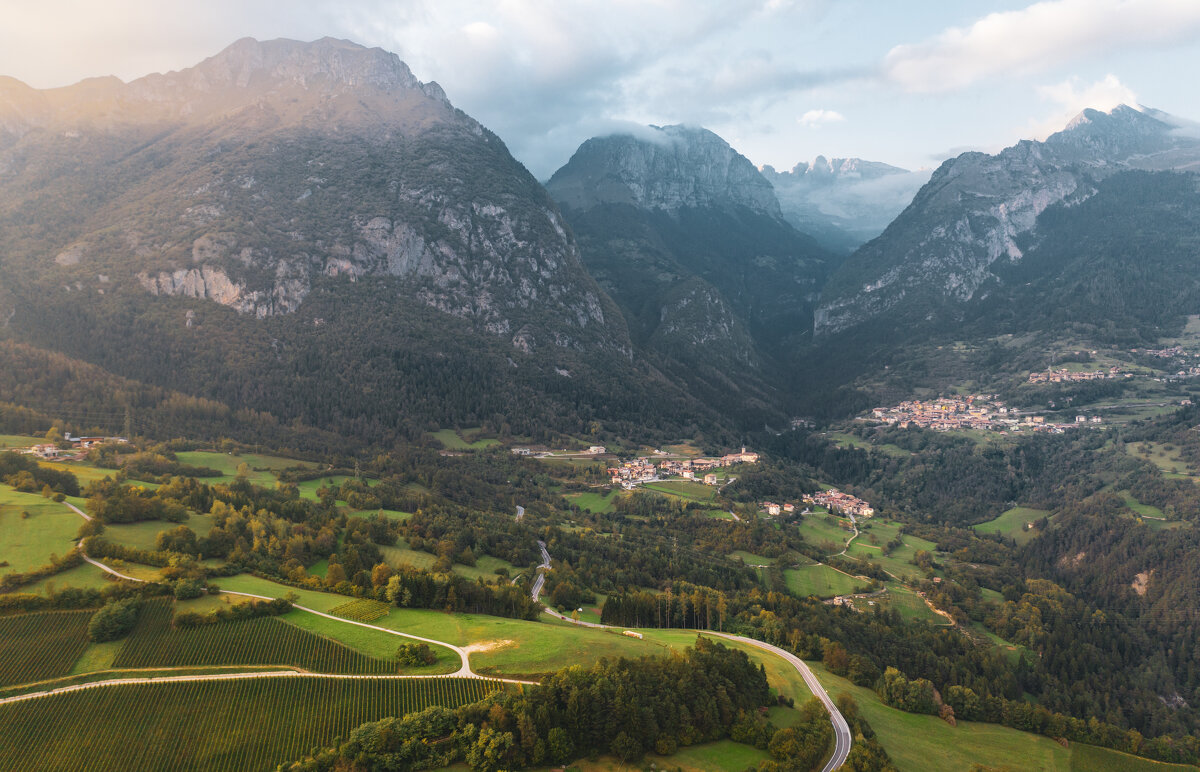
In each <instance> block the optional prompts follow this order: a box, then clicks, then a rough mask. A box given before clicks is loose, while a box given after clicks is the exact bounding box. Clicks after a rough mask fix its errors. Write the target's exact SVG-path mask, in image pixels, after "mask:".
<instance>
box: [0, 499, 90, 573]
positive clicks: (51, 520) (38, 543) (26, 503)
mask: <svg viewBox="0 0 1200 772" xmlns="http://www.w3.org/2000/svg"><path fill="white" fill-rule="evenodd" d="M26 512H27V513H29V516H28V517H25V516H24V513H26ZM81 525H83V518H81V517H80V516H79V515H77V514H75V513H74V512H72V511H71V510H70V509H68V508H67V506H66V505H65V504H60V503H58V502H56V501H54V500H52V499H48V498H45V497H44V496H42V495H41V494H36V493H21V492H19V491H16V490H13V489H12V488H10V487H9V486H7V485H0V563H3V562H7V563H8V565H6V566H0V575H3V574H7V573H24V572H26V571H29V570H32V569H34V568H40V567H41V566H44V565H46V564H47V563H49V562H50V556H51V555H59V556H60V557H61V556H62V555H65V554H67V553H68V552H70V551H71V548H72V547H74V546H75V544H74V542H75V534H76V533H78V532H79V526H81Z"/></svg>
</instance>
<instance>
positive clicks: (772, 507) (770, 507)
mask: <svg viewBox="0 0 1200 772" xmlns="http://www.w3.org/2000/svg"><path fill="white" fill-rule="evenodd" d="M763 509H765V510H767V514H768V515H778V514H779V505H778V504H774V503H772V502H770V501H764V502H763Z"/></svg>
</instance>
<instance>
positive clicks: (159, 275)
mask: <svg viewBox="0 0 1200 772" xmlns="http://www.w3.org/2000/svg"><path fill="white" fill-rule="evenodd" d="M0 243H3V244H4V245H5V247H4V250H3V252H2V253H0V320H3V321H4V322H5V325H4V326H3V327H2V328H0V335H5V336H9V337H11V338H15V339H18V340H21V341H24V342H28V343H32V344H34V345H37V346H40V347H43V348H47V349H53V350H56V351H59V352H62V353H65V354H67V355H69V356H72V357H76V358H78V359H83V360H86V361H88V362H92V363H95V364H98V365H101V366H102V367H105V368H107V369H108V370H110V371H111V372H114V373H117V374H119V375H122V376H124V377H127V378H131V379H134V380H143V381H150V382H153V383H155V384H158V385H162V386H167V387H169V388H172V389H177V390H179V391H181V392H183V393H188V394H199V395H203V396H205V397H207V398H210V399H215V400H219V401H221V402H223V403H225V404H227V405H229V406H230V407H232V408H251V409H254V410H259V411H266V412H270V413H271V414H273V415H275V416H277V417H278V418H280V419H281V420H285V421H287V420H293V419H295V420H301V421H304V422H306V423H308V424H310V425H315V426H319V427H324V428H333V429H336V430H338V431H346V432H351V433H355V434H356V436H363V437H372V438H380V437H388V436H391V435H392V433H395V432H400V433H403V434H405V435H406V436H408V437H410V438H411V437H413V436H416V435H419V433H420V432H421V431H423V430H424V429H427V428H428V427H430V426H435V425H441V426H450V425H459V426H475V425H481V424H487V425H490V426H493V427H495V428H497V430H499V427H507V429H508V430H512V431H515V432H520V433H523V434H525V435H526V436H535V435H541V436H546V433H547V432H552V431H555V430H562V429H564V428H566V429H569V430H571V431H575V430H577V429H578V426H579V425H580V424H579V422H580V421H584V422H587V421H593V420H595V421H600V422H605V421H614V422H618V423H623V424H624V423H628V424H629V425H630V426H631V427H632V428H633V430H635V431H640V429H638V428H637V427H639V426H640V427H642V428H643V429H645V428H647V427H650V426H654V425H658V424H661V425H667V426H670V425H675V426H677V425H679V424H680V423H681V422H683V421H687V420H692V417H694V416H695V415H696V414H698V413H699V414H703V412H704V408H703V406H701V405H699V404H697V403H696V401H695V400H694V399H692V398H691V396H690V395H688V394H686V393H685V392H683V391H681V390H680V389H679V388H677V387H676V385H675V384H673V383H670V382H667V381H664V380H663V379H662V377H661V373H660V372H658V371H655V370H653V369H652V368H651V367H650V366H649V365H647V364H645V363H644V362H643V361H641V360H640V359H639V358H638V356H637V354H636V352H635V351H634V349H633V345H632V342H631V339H630V336H629V332H628V329H627V326H626V323H625V320H624V318H623V316H622V314H621V312H620V310H619V309H618V307H617V306H616V305H615V304H614V303H613V301H612V300H611V299H610V298H609V297H608V296H607V295H606V294H605V293H604V291H603V290H601V289H600V287H599V286H598V285H597V283H596V281H595V280H594V279H593V278H592V277H591V276H590V275H589V274H588V272H587V271H586V269H585V267H584V266H583V264H582V262H581V260H580V254H579V249H578V247H577V245H576V241H575V238H574V236H573V235H572V233H571V232H570V229H569V228H568V227H567V226H566V225H565V223H564V221H563V219H562V216H561V214H560V212H559V209H558V206H557V205H556V204H555V202H554V201H553V200H552V199H551V198H550V196H549V195H548V194H547V193H546V191H545V189H544V188H543V187H542V186H541V185H540V184H539V183H538V182H537V181H536V180H535V179H534V178H533V177H532V176H531V175H530V174H529V173H528V172H527V171H526V169H525V168H524V167H523V166H522V165H521V164H520V163H518V162H517V161H516V160H515V159H513V158H512V156H511V155H510V154H509V152H508V150H507V149H506V147H505V145H504V143H503V142H502V141H501V140H500V139H499V138H498V137H496V136H495V135H494V134H493V133H491V132H490V131H488V130H487V129H486V128H485V127H483V126H481V125H480V124H479V123H478V122H477V121H475V120H474V119H473V118H471V117H470V116H468V115H466V114H465V113H463V112H462V111H460V110H458V109H456V108H455V107H454V106H453V104H451V102H450V101H449V100H448V99H447V97H446V95H445V94H444V93H443V91H442V89H441V88H440V87H439V86H438V85H437V84H435V83H422V82H420V81H419V80H418V79H417V78H416V77H414V76H413V74H412V72H411V71H410V70H409V69H408V67H407V66H405V64H404V63H403V62H401V61H400V60H399V59H398V58H397V57H396V56H395V55H394V54H390V53H387V52H385V51H382V50H379V49H368V48H363V47H361V46H358V45H355V44H353V43H348V42H346V41H339V40H330V39H325V40H319V41H316V42H312V43H299V42H295V41H288V40H275V41H267V42H259V41H254V40H241V41H238V42H237V43H235V44H234V45H232V46H230V47H229V48H228V49H226V50H225V51H222V52H221V53H219V54H217V55H216V56H214V57H212V58H210V59H207V60H205V61H203V62H201V63H200V64H198V65H196V66H195V67H192V68H189V69H186V70H182V71H180V72H172V73H166V74H161V75H151V76H148V77H146V78H142V79H139V80H136V81H133V82H131V83H122V82H121V81H119V80H117V79H115V78H100V79H93V80H88V81H84V82H82V83H79V84H76V85H75V86H71V87H68V88H63V89H53V90H49V91H39V90H36V89H31V88H29V87H28V86H25V85H24V84H21V83H19V82H17V81H13V80H11V79H7V80H0ZM631 406H632V407H631Z"/></svg>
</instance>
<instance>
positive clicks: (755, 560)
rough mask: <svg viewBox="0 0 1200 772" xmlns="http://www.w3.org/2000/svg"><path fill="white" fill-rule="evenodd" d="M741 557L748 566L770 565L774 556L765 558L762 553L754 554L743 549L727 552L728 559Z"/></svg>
mask: <svg viewBox="0 0 1200 772" xmlns="http://www.w3.org/2000/svg"><path fill="white" fill-rule="evenodd" d="M738 558H741V559H742V562H743V563H745V564H746V565H748V566H771V565H774V564H775V558H767V557H763V556H762V555H755V554H754V553H753V552H746V551H745V550H734V551H733V552H730V553H729V559H730V560H737V559H738Z"/></svg>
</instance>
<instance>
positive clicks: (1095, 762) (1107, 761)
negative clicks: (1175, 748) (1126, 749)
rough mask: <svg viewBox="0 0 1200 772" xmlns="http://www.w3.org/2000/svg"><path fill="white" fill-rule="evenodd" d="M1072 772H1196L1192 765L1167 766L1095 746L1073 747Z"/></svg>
mask: <svg viewBox="0 0 1200 772" xmlns="http://www.w3.org/2000/svg"><path fill="white" fill-rule="evenodd" d="M1071 770H1072V772H1195V770H1196V767H1193V766H1191V765H1190V764H1166V763H1164V762H1161V761H1153V760H1151V759H1143V758H1141V757H1140V756H1130V755H1129V754H1128V753H1121V752H1120V751H1113V750H1109V749H1108V748H1097V747H1096V746H1094V745H1082V744H1080V743H1074V744H1072V745H1071Z"/></svg>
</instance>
